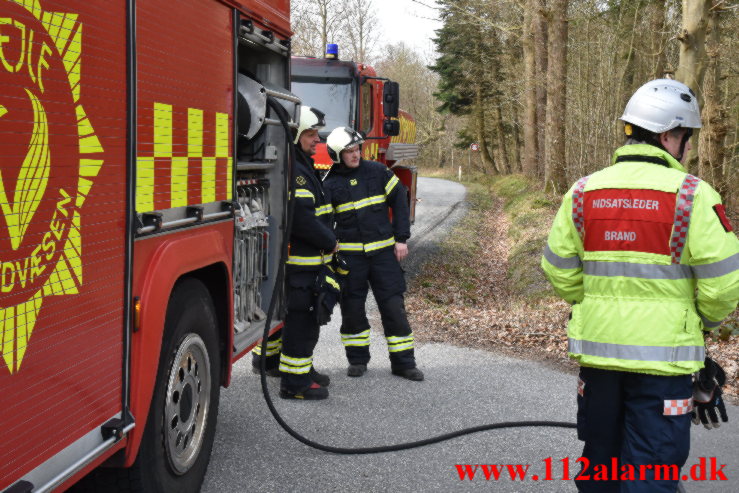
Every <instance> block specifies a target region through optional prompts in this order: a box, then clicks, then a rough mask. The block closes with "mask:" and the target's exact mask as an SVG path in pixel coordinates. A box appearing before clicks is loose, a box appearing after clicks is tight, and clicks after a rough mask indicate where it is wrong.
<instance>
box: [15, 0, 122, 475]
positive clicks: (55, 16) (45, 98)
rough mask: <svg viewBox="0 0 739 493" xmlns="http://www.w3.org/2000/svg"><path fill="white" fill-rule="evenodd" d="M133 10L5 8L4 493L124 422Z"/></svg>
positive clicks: (87, 5) (62, 464)
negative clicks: (128, 21) (129, 18)
mask: <svg viewBox="0 0 739 493" xmlns="http://www.w3.org/2000/svg"><path fill="white" fill-rule="evenodd" d="M125 8H126V4H125V2H106V3H102V2H88V1H84V0H67V1H64V2H60V1H54V0H38V1H26V2H13V1H5V2H2V3H1V4H0V46H1V48H2V50H1V51H0V59H1V60H0V61H1V62H2V63H0V84H1V85H2V88H3V90H2V95H0V345H1V346H2V351H0V353H1V354H2V358H0V426H1V427H2V439H0V490H4V489H5V488H7V487H9V486H10V485H12V484H14V483H15V482H16V481H18V480H19V479H21V478H26V479H27V480H29V481H31V482H33V483H34V484H35V485H36V486H37V487H38V486H39V485H41V484H43V483H45V482H47V481H49V480H51V479H52V478H54V477H56V476H57V475H58V474H59V473H61V472H62V471H63V470H64V469H65V468H66V467H68V466H69V465H70V464H73V463H74V462H76V461H77V460H78V459H80V458H81V457H82V456H83V455H85V454H87V453H88V452H90V451H91V450H92V449H93V448H94V447H96V446H97V445H100V444H101V443H102V436H101V433H100V427H101V425H103V424H104V423H105V422H107V421H108V420H110V419H111V418H114V417H117V416H118V417H119V416H120V413H121V399H122V395H123V389H122V387H121V383H122V370H123V337H122V333H123V332H122V331H123V303H122V302H121V300H122V298H123V292H124V272H125V268H124V245H125V241H124V240H125V227H124V224H125V211H126V85H125V81H126V51H125V46H126V25H125V22H121V19H125V14H126V13H125ZM83 437H86V438H85V439H83Z"/></svg>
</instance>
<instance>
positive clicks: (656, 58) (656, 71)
mask: <svg viewBox="0 0 739 493" xmlns="http://www.w3.org/2000/svg"><path fill="white" fill-rule="evenodd" d="M649 28H650V29H649V31H650V32H649V35H650V37H651V39H650V47H649V57H648V59H649V68H650V72H649V78H650V79H661V78H663V77H664V76H665V68H666V66H667V56H666V54H665V0H652V1H651V3H650V4H649Z"/></svg>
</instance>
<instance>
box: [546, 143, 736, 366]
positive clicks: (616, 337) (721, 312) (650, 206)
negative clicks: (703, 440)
mask: <svg viewBox="0 0 739 493" xmlns="http://www.w3.org/2000/svg"><path fill="white" fill-rule="evenodd" d="M541 265H542V268H543V269H544V272H545V274H546V276H547V277H548V278H549V280H550V281H551V283H552V285H553V286H554V289H555V291H556V292H557V294H559V295H560V296H561V297H562V298H564V299H565V300H567V301H569V302H570V303H573V306H572V314H571V318H570V322H569V325H568V328H567V335H568V352H569V355H570V357H572V358H574V359H576V360H578V361H579V363H580V364H581V365H582V366H588V367H594V368H601V369H610V370H621V371H631V372H638V373H647V374H654V375H683V374H688V373H692V372H695V371H697V370H698V369H700V368H702V367H703V360H704V356H705V348H704V344H703V331H704V330H711V329H713V328H715V327H718V325H719V324H720V322H721V320H722V319H723V318H724V317H726V316H727V315H728V314H729V313H731V311H732V310H734V308H735V307H736V304H737V298H739V270H737V269H738V268H739V242H738V241H737V238H736V235H735V233H733V232H732V229H731V225H730V224H729V221H728V220H727V219H726V215H725V212H724V209H723V206H722V205H721V197H720V196H719V194H718V193H716V192H715V191H714V190H713V189H712V188H711V187H710V186H709V185H708V184H707V183H706V182H704V181H701V180H700V179H698V178H696V177H694V176H692V175H689V174H687V173H686V172H685V170H684V168H683V167H682V166H681V165H680V163H679V162H678V161H676V160H675V159H674V158H673V157H672V156H671V155H670V154H669V153H667V152H666V151H664V150H662V149H660V148H657V147H654V146H651V145H646V144H636V145H626V146H623V147H621V148H619V149H618V150H617V151H616V152H615V155H614V157H613V165H612V166H609V167H608V168H605V169H603V170H601V171H598V172H596V173H594V174H592V175H590V176H588V177H585V178H582V179H580V180H579V181H578V182H577V183H576V184H575V185H574V186H573V187H572V188H571V189H570V190H569V191H568V192H567V194H566V195H565V197H564V199H563V201H562V206H561V207H560V209H559V212H558V213H557V216H556V218H555V220H554V224H553V225H552V230H551V232H550V233H549V238H548V242H547V245H546V247H545V249H544V257H543V258H542V261H541Z"/></svg>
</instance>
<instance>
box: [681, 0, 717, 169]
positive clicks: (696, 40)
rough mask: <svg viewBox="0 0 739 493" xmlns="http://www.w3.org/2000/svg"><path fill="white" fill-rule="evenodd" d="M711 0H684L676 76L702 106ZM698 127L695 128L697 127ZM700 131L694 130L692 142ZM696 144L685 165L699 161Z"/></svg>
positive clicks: (693, 164) (688, 165)
mask: <svg viewBox="0 0 739 493" xmlns="http://www.w3.org/2000/svg"><path fill="white" fill-rule="evenodd" d="M711 2H712V0H683V29H682V32H681V33H680V35H679V36H678V39H679V40H680V65H679V66H678V68H677V72H676V73H675V79H677V80H679V81H680V82H682V83H684V84H686V85H687V86H688V87H690V88H691V89H692V90H693V91H694V92H695V93H696V94H697V95H698V104H700V106H701V107H703V94H702V92H701V90H700V89H701V86H702V84H703V76H704V75H705V73H706V27H707V25H708V11H709V9H710V8H711ZM696 130H697V129H696ZM698 133H699V132H697V131H696V132H695V133H694V134H693V142H696V141H697V140H698V137H699V136H698V135H696V134H698ZM697 148H698V146H697V145H694V146H693V149H692V150H691V151H690V153H689V154H688V158H687V159H686V161H685V164H686V167H687V168H688V169H691V168H694V167H695V165H696V164H697V161H698V154H697V152H698V149H697Z"/></svg>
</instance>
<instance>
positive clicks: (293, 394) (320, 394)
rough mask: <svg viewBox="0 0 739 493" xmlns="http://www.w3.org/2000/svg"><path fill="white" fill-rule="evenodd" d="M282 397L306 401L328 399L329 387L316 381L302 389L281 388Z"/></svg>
mask: <svg viewBox="0 0 739 493" xmlns="http://www.w3.org/2000/svg"><path fill="white" fill-rule="evenodd" d="M280 397H281V398H283V399H300V400H306V401H321V400H323V399H328V389H327V388H326V387H321V386H320V385H318V384H317V383H316V382H313V383H311V384H310V385H309V386H307V387H304V388H302V389H300V390H291V389H289V388H286V387H281V388H280Z"/></svg>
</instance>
